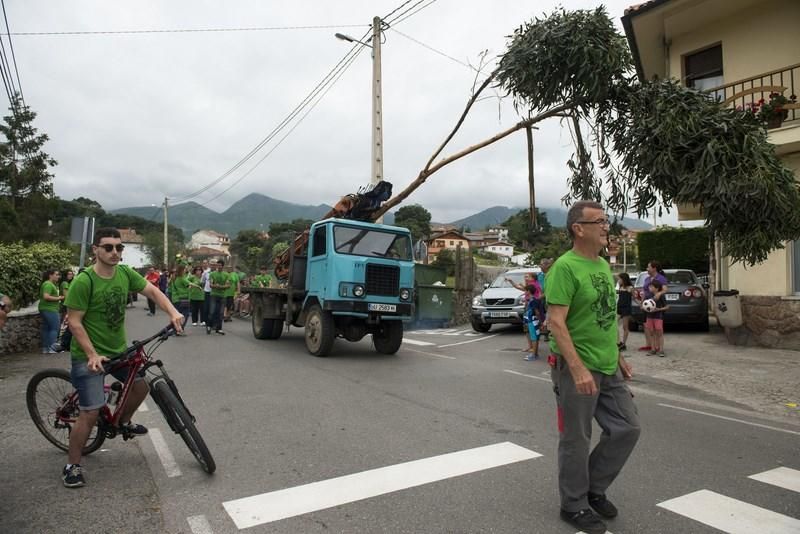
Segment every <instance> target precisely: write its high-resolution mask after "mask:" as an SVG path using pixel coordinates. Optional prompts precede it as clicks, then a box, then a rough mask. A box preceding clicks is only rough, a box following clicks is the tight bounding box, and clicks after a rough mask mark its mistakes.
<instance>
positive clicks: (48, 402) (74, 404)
mask: <svg viewBox="0 0 800 534" xmlns="http://www.w3.org/2000/svg"><path fill="white" fill-rule="evenodd" d="M25 400H26V403H27V405H28V413H29V414H30V416H31V419H33V424H35V425H36V428H38V429H39V432H41V433H42V435H43V436H44V437H45V438H47V441H49V442H50V443H52V444H53V445H55V446H56V447H58V448H59V449H61V450H62V451H69V435H70V432H72V427H73V425H74V424H75V422H76V421H77V419H78V414H79V413H80V409H79V408H78V392H77V391H75V388H73V387H72V380H71V379H70V376H69V372H68V371H66V370H64V369H45V370H44V371H40V372H38V373H36V374H35V375H33V377H32V378H31V379H30V381H29V382H28V388H27V391H26V394H25ZM99 422H100V418H99V417H98V424H97V425H95V426H94V428H92V432H91V433H90V434H89V439H87V440H86V445H84V447H83V454H84V455H86V454H91V453H92V452H94V451H96V450H97V449H99V448H100V446H101V445H102V444H103V442H104V441H105V439H106V436H105V434H104V433H103V432H102V431H101V430H100V428H99Z"/></svg>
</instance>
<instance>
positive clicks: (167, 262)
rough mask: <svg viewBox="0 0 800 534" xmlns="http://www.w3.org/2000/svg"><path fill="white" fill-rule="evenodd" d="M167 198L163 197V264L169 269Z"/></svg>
mask: <svg viewBox="0 0 800 534" xmlns="http://www.w3.org/2000/svg"><path fill="white" fill-rule="evenodd" d="M167 200H168V199H167V197H164V265H165V266H166V268H167V270H169V253H168V251H167V247H168V246H169V245H168V239H167V238H168V237H169V232H168V228H169V225H168V223H167V210H168V205H167Z"/></svg>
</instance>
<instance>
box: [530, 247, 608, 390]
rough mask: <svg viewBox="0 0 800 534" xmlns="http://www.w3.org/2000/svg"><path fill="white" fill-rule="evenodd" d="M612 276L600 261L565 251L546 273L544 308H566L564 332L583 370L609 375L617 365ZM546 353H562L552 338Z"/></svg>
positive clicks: (606, 264)
mask: <svg viewBox="0 0 800 534" xmlns="http://www.w3.org/2000/svg"><path fill="white" fill-rule="evenodd" d="M615 296H616V295H615V291H614V277H613V276H612V274H611V268H610V267H609V265H608V262H607V261H606V260H605V259H603V258H597V259H596V260H590V259H588V258H584V257H583V256H581V255H579V254H577V253H575V252H573V251H571V250H570V251H569V252H567V253H565V254H563V255H562V256H561V257H560V258H558V260H557V261H556V262H555V263H554V264H553V266H552V267H551V268H550V271H549V272H548V273H547V286H546V288H545V297H546V298H547V304H548V305H561V306H569V312H567V329H568V330H569V335H570V337H571V338H572V343H573V344H574V345H575V350H576V351H577V353H578V356H580V358H581V360H583V363H584V364H585V365H586V368H587V369H589V370H591V371H599V372H601V373H603V374H606V375H613V374H614V373H616V372H617V367H618V366H619V349H618V348H617V316H616V303H615ZM550 350H552V351H553V352H555V353H556V354H563V353H562V351H561V350H559V348H558V343H557V341H556V339H555V336H550Z"/></svg>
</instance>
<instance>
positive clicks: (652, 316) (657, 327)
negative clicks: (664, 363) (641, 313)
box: [645, 280, 669, 358]
mask: <svg viewBox="0 0 800 534" xmlns="http://www.w3.org/2000/svg"><path fill="white" fill-rule="evenodd" d="M662 287H664V286H663V284H662V283H661V282H660V281H658V280H652V281H651V282H650V292H651V293H653V294H655V295H658V294H659V292H660V291H661V288H662ZM668 309H669V306H668V305H667V299H666V297H665V296H664V295H663V294H662V295H661V296H660V297H658V298H657V299H656V307H655V309H654V310H653V311H651V312H647V313H646V315H647V319H646V321H645V328H647V329H649V330H650V331H651V332H653V346H652V348H651V349H650V352H648V353H647V354H649V355H651V356H661V357H662V358H663V357H664V356H665V354H664V312H665V311H667V310H668Z"/></svg>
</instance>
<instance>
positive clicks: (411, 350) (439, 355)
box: [405, 349, 458, 360]
mask: <svg viewBox="0 0 800 534" xmlns="http://www.w3.org/2000/svg"><path fill="white" fill-rule="evenodd" d="M405 350H407V351H408V352H417V353H419V354H424V355H426V356H433V357H434V358H442V359H443V360H457V359H458V358H456V357H455V356H446V355H444V354H435V353H433V352H425V351H423V350H414V349H405Z"/></svg>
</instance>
